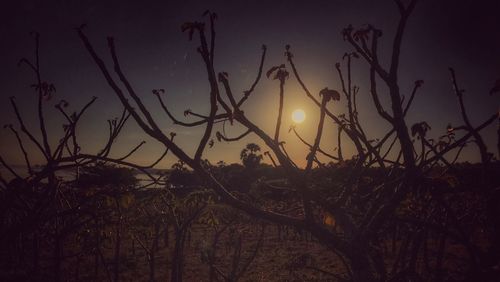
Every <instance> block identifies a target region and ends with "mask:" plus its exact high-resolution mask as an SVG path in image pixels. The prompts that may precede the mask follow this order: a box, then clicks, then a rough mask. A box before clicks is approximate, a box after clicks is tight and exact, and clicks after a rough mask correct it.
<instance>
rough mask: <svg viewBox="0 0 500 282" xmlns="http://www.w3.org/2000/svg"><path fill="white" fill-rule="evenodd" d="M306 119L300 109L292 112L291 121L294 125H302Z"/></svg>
mask: <svg viewBox="0 0 500 282" xmlns="http://www.w3.org/2000/svg"><path fill="white" fill-rule="evenodd" d="M305 119H306V113H305V112H304V111H303V110H302V109H296V110H295V111H293V112H292V120H293V122H295V123H302V122H303V121H304V120H305Z"/></svg>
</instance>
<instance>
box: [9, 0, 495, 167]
mask: <svg viewBox="0 0 500 282" xmlns="http://www.w3.org/2000/svg"><path fill="white" fill-rule="evenodd" d="M206 9H210V10H211V11H214V12H216V13H217V14H218V16H219V19H218V21H217V22H216V25H217V26H216V28H217V43H216V54H215V65H216V71H219V72H222V71H225V72H228V73H229V78H230V81H231V84H232V88H233V92H234V93H236V95H242V93H243V91H244V90H246V89H248V88H250V86H251V84H252V82H253V81H254V79H255V77H256V74H257V70H258V64H259V60H260V55H261V45H262V44H266V45H267V47H268V54H267V60H266V63H265V65H264V71H266V70H267V69H269V68H270V67H272V66H274V65H278V64H281V63H286V60H285V57H284V56H283V52H284V46H285V45H286V44H290V45H291V46H292V52H293V53H294V55H295V62H296V64H297V67H298V68H299V71H300V72H301V74H302V78H303V79H304V81H305V83H306V84H307V85H308V87H309V88H310V90H311V92H313V93H315V94H317V93H318V92H319V90H320V89H322V88H324V87H328V88H330V89H339V90H340V85H339V79H338V77H337V74H336V72H335V69H334V65H335V63H336V62H341V60H342V55H343V54H344V52H346V51H351V48H350V47H349V46H348V44H347V43H346V42H344V41H343V40H342V36H341V30H342V28H344V27H346V26H347V25H348V24H353V25H354V26H355V27H360V26H362V25H363V24H367V23H371V24H373V25H375V26H377V27H378V28H380V29H382V30H383V32H384V34H383V37H382V40H381V41H382V42H381V45H380V48H379V49H381V51H382V54H381V55H382V57H381V60H382V61H383V64H384V65H385V66H387V65H388V60H387V52H386V53H384V52H383V51H384V50H385V51H387V50H388V49H389V48H390V46H391V42H392V38H393V34H394V30H395V26H396V24H397V21H398V17H399V15H398V11H397V8H396V6H395V5H394V3H393V1H391V0H381V1H373V0H363V1H361V0H350V1H348V0H330V1H312V0H311V1H290V0H274V1H261V0H250V1H222V0H220V1H201V0H197V1H194V0H191V1H115V0H113V1H102V0H81V1H76V0H74V1H72V0H47V1H41V0H40V1H35V0H27V1H18V3H17V4H15V6H13V7H9V8H6V9H2V11H1V12H0V13H1V17H0V21H1V24H0V38H1V42H2V43H0V66H1V67H0V93H1V95H0V120H1V122H2V125H3V124H8V123H13V124H16V125H17V123H16V120H15V116H14V113H13V110H12V109H11V107H10V104H9V100H8V97H9V96H15V97H16V99H17V101H18V102H19V106H20V108H21V111H22V113H23V114H24V116H25V119H26V122H27V123H28V124H29V125H30V127H31V128H32V129H33V130H34V132H37V134H38V128H37V127H36V125H37V123H36V111H35V106H36V93H35V92H34V91H33V89H31V88H30V87H29V85H30V84H32V83H34V81H35V77H34V75H33V74H32V73H31V72H30V71H29V69H28V68H27V67H25V66H22V67H18V66H17V62H18V61H19V59H20V58H22V57H27V58H29V59H31V58H33V46H34V44H33V39H32V38H31V37H30V35H29V32H30V31H32V30H36V31H38V32H39V33H40V34H41V49H40V56H41V70H42V76H43V80H46V81H48V82H51V83H54V84H55V86H56V88H57V92H56V93H55V95H54V97H53V98H52V100H50V101H48V102H46V104H47V106H48V107H47V121H48V122H49V123H50V126H49V131H50V135H51V136H53V138H52V142H53V144H56V143H57V140H58V139H59V138H60V137H61V135H62V123H63V119H62V117H61V116H60V114H59V113H58V112H56V110H55V109H54V107H53V106H54V105H55V104H56V103H57V102H59V100H60V99H65V100H67V101H69V103H70V106H69V109H70V110H77V109H79V108H80V107H81V106H83V105H84V104H85V103H86V102H87V101H89V100H90V99H91V97H92V96H97V97H98V100H97V102H96V103H95V105H94V106H93V107H92V108H91V109H90V110H89V111H88V112H87V115H86V116H85V117H84V119H83V122H82V123H81V124H80V128H79V129H78V135H79V138H80V144H82V147H83V151H84V152H89V153H92V152H97V151H98V150H99V149H100V148H101V147H102V146H103V145H104V142H105V141H106V137H107V136H106V134H107V124H106V120H107V119H110V118H114V117H117V116H118V115H119V114H120V111H121V104H120V103H119V101H118V99H117V97H116V96H115V94H114V93H113V92H112V91H111V89H110V88H109V86H108V85H107V84H106V81H105V79H104V78H103V76H102V74H101V73H100V71H99V70H98V68H97V66H96V65H95V63H94V62H93V61H92V59H91V57H90V56H89V54H88V52H87V51H86V50H85V48H84V46H83V44H82V42H81V41H80V39H79V38H78V36H77V33H76V32H75V30H74V29H73V28H74V27H76V26H79V25H80V24H82V23H86V24H87V26H88V27H87V29H86V33H87V35H88V36H89V38H90V39H91V41H92V42H93V43H94V46H95V48H96V50H97V51H98V52H99V54H100V55H101V57H102V58H105V61H106V63H108V66H109V67H110V68H111V67H112V65H111V61H110V56H109V53H108V52H107V46H106V36H109V35H112V36H113V37H114V38H115V40H116V45H117V51H118V54H119V57H120V59H121V63H122V67H123V68H124V71H125V73H126V75H127V76H128V78H129V80H130V82H131V83H132V84H133V86H134V87H135V89H136V90H137V92H138V93H140V95H141V97H143V99H144V101H145V103H146V104H147V105H148V106H149V108H150V109H151V112H152V113H153V115H154V116H155V117H156V118H157V119H158V121H160V122H159V123H160V124H161V126H162V129H164V131H165V132H167V133H168V132H171V131H174V132H176V133H177V134H178V135H177V137H176V138H177V139H176V142H177V143H178V144H180V145H181V147H182V148H184V149H186V151H187V152H189V153H190V154H191V155H192V153H193V151H194V150H195V148H196V145H197V144H198V142H199V138H200V137H201V134H202V132H203V130H204V126H201V127H197V128H182V127H179V126H173V124H172V122H171V121H170V120H169V119H168V117H167V116H166V115H165V114H164V113H163V112H162V110H161V108H160V107H159V105H158V103H157V100H156V98H155V97H154V95H153V94H151V90H152V89H157V88H163V89H165V91H166V98H165V99H166V102H167V104H168V106H169V108H170V109H171V111H172V112H173V113H174V114H175V115H176V116H177V117H178V118H179V119H181V120H184V121H189V120H195V118H194V117H184V116H183V112H184V110H186V109H191V110H193V111H194V112H197V113H201V114H204V113H207V112H208V110H209V108H208V99H209V91H208V89H209V88H208V81H207V75H206V73H205V72H204V66H203V64H202V60H201V57H200V56H199V54H198V53H197V52H196V48H197V47H198V42H197V41H196V40H193V41H191V42H190V41H189V40H188V36H187V34H183V33H181V29H180V27H181V25H182V23H184V22H186V21H201V20H202V19H203V18H202V16H201V15H202V13H203V12H204V11H205V10H206ZM499 11H500V1H494V0H476V1H456V0H455V1H452V0H441V1H436V0H421V1H420V2H419V3H418V4H417V7H416V9H415V11H414V13H413V15H412V16H411V19H410V21H409V23H408V29H407V32H406V34H405V39H404V43H403V47H402V62H401V68H400V86H401V90H402V93H404V94H405V95H406V96H409V94H410V91H411V88H412V86H413V82H414V81H415V80H418V79H422V80H424V81H425V84H424V87H423V88H422V89H421V91H420V92H419V94H418V95H417V97H416V100H415V103H414V105H413V108H412V109H411V110H410V112H409V114H408V119H407V121H408V125H409V126H411V125H412V124H413V123H415V122H420V121H427V122H428V123H429V124H430V125H431V127H432V130H431V132H430V135H431V136H434V137H437V136H439V135H442V134H443V133H444V132H445V130H446V125H447V124H448V123H452V124H453V125H461V124H462V122H461V118H460V114H459V111H458V103H457V101H456V98H455V96H454V93H453V89H452V87H451V82H450V78H449V72H448V67H449V66H452V67H454V68H455V70H456V72H457V78H458V82H459V83H460V85H461V88H463V89H465V90H466V92H465V94H464V95H465V101H466V103H467V106H468V110H469V116H470V118H471V120H472V122H473V123H474V124H476V125H477V124H479V123H480V122H481V121H483V120H485V119H486V118H488V117H489V116H490V115H491V114H493V113H495V112H496V111H497V110H498V107H499V102H498V101H499V100H500V99H499V95H498V94H497V95H496V96H495V95H494V96H490V95H488V91H489V89H490V88H491V87H492V86H493V83H494V82H495V80H496V79H499V78H500V17H499V13H500V12H499ZM384 55H385V56H384ZM368 75H369V74H368V68H367V64H366V63H365V62H364V61H362V60H357V61H355V62H354V70H353V80H354V83H355V84H356V85H358V86H359V87H360V88H361V90H360V94H359V97H358V101H359V106H358V108H359V111H360V120H361V122H362V123H363V125H364V128H365V129H366V131H367V133H368V134H369V135H370V136H371V137H372V138H373V139H374V138H378V137H381V136H383V134H384V133H385V131H386V130H387V128H388V125H387V123H386V122H385V121H383V120H382V119H381V118H379V116H378V114H377V112H376V110H375V108H374V107H373V105H372V100H371V97H370V94H369V92H368V91H369V89H368V84H367V82H368ZM278 85H279V84H278V82H277V81H274V80H269V79H267V78H265V77H263V78H262V79H261V82H260V84H259V85H258V86H257V88H256V90H255V92H254V93H253V94H252V96H251V98H250V99H249V101H247V103H246V104H245V106H244V108H243V110H244V111H245V113H246V114H248V116H249V117H250V119H252V120H254V121H255V123H257V124H258V125H260V126H261V127H262V128H263V129H264V130H266V131H267V132H268V133H270V134H272V133H273V130H274V126H275V120H276V116H277V105H278V93H279V92H278V90H279V88H278ZM385 94H386V93H384V92H382V93H381V96H385V97H386V98H387V95H385ZM238 97H240V96H238ZM387 108H388V107H387ZM295 109H303V110H304V111H305V113H306V116H307V118H306V120H305V121H304V122H303V123H302V124H300V125H299V126H298V127H297V128H298V131H299V132H300V133H301V134H302V135H303V136H304V137H305V138H306V139H307V140H309V141H310V142H312V140H313V138H314V133H315V130H316V127H317V120H318V117H319V111H318V108H317V107H316V106H315V105H314V104H313V103H312V102H311V101H310V100H308V99H307V97H306V96H305V94H304V93H303V91H302V90H301V89H300V87H299V85H298V83H297V82H296V80H295V79H294V78H293V77H291V78H290V79H289V80H288V81H287V82H286V85H285V109H284V117H283V125H282V133H281V136H282V138H283V140H284V141H286V142H287V143H286V144H287V150H288V151H289V153H290V154H291V155H292V157H293V158H294V159H295V160H296V161H297V163H299V164H303V163H304V159H305V156H306V154H307V152H308V150H307V149H306V147H305V146H303V145H301V144H300V143H299V142H298V141H297V140H296V138H295V137H294V136H293V135H292V134H289V133H288V128H289V126H290V125H291V124H292V123H293V121H292V119H291V113H292V111H293V110H295ZM330 109H331V110H332V112H334V113H342V112H344V111H345V105H344V101H343V100H341V101H340V102H335V103H333V104H331V105H330ZM325 126H326V130H325V135H324V139H323V142H322V144H321V147H322V148H323V149H324V150H326V151H330V152H333V149H334V148H335V147H336V146H337V144H336V141H335V140H336V137H335V135H336V126H334V125H333V123H332V122H331V121H328V122H327V123H326V125H325ZM217 129H219V130H220V127H219V128H217ZM2 130H3V132H2V133H1V134H0V136H1V138H0V145H1V147H0V155H1V156H2V157H3V158H4V159H5V160H7V161H8V162H9V163H11V164H21V163H22V155H21V152H20V150H19V148H18V147H17V145H16V143H15V141H14V138H13V136H11V134H10V133H8V131H7V130H6V129H2ZM495 131H496V127H495V126H490V127H489V128H487V129H486V130H485V131H483V132H482V134H483V136H484V138H485V141H486V142H487V145H488V147H489V150H490V152H494V153H496V146H495V144H496V136H495V135H496V132H495ZM226 132H228V133H229V134H228V135H229V136H236V135H238V134H240V133H241V132H243V129H242V128H240V127H238V126H235V127H233V128H230V127H227V128H226ZM214 139H215V132H214ZM142 140H146V141H147V142H148V143H147V144H146V146H144V147H143V148H142V149H141V150H140V151H139V152H137V153H136V154H135V155H134V156H133V157H131V158H130V160H132V161H135V162H137V163H140V164H149V163H150V162H153V161H154V160H155V159H156V158H157V156H159V155H160V154H161V152H162V147H161V146H160V145H159V144H158V143H156V142H155V141H153V140H151V139H149V138H146V135H145V134H144V133H142V131H141V130H139V129H138V127H137V126H136V125H135V123H134V122H133V121H132V120H131V121H130V122H129V124H128V126H127V127H126V128H125V129H124V131H123V133H122V136H121V138H120V139H119V142H118V143H117V144H116V147H115V150H114V151H113V152H114V153H113V154H112V155H114V156H122V155H123V154H125V153H126V152H127V151H128V150H130V149H131V148H133V147H134V146H135V145H137V144H138V143H139V142H141V141H142ZM249 142H255V143H257V144H259V145H261V146H262V147H263V150H264V151H265V150H267V149H266V148H265V147H264V144H263V142H261V141H259V140H258V139H257V138H256V136H254V135H249V136H248V137H247V138H246V139H243V140H242V141H239V142H235V143H224V142H223V143H219V142H216V143H215V146H214V147H213V148H207V150H206V152H205V154H204V157H205V158H208V159H209V160H210V161H212V162H213V163H215V162H217V161H219V160H224V161H225V162H227V163H231V162H238V161H239V152H240V151H241V149H242V148H243V147H244V146H245V144H247V143H249ZM30 151H31V152H34V151H33V150H30ZM344 151H346V154H347V155H349V152H351V153H352V152H353V151H352V147H351V146H350V145H346V148H344ZM32 156H33V159H34V160H35V161H34V162H35V163H37V162H39V161H40V160H41V158H40V156H37V155H36V154H34V153H32ZM478 159H479V155H478V153H477V150H476V148H475V147H474V146H472V145H471V146H469V148H468V149H467V150H466V151H465V155H464V160H471V161H476V160H478ZM36 160H38V161H36ZM175 161H176V159H175V158H174V157H173V156H169V157H168V158H166V159H165V160H164V161H163V162H162V163H160V165H159V167H161V168H166V167H170V166H171V164H172V162H175Z"/></svg>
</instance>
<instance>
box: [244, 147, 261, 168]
mask: <svg viewBox="0 0 500 282" xmlns="http://www.w3.org/2000/svg"><path fill="white" fill-rule="evenodd" d="M240 159H241V161H242V162H243V165H244V166H245V167H246V168H248V169H254V168H257V167H258V166H259V164H260V162H261V161H262V155H261V154H260V147H259V145H257V144H255V143H248V144H247V145H246V147H245V148H244V149H243V150H241V153H240Z"/></svg>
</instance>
